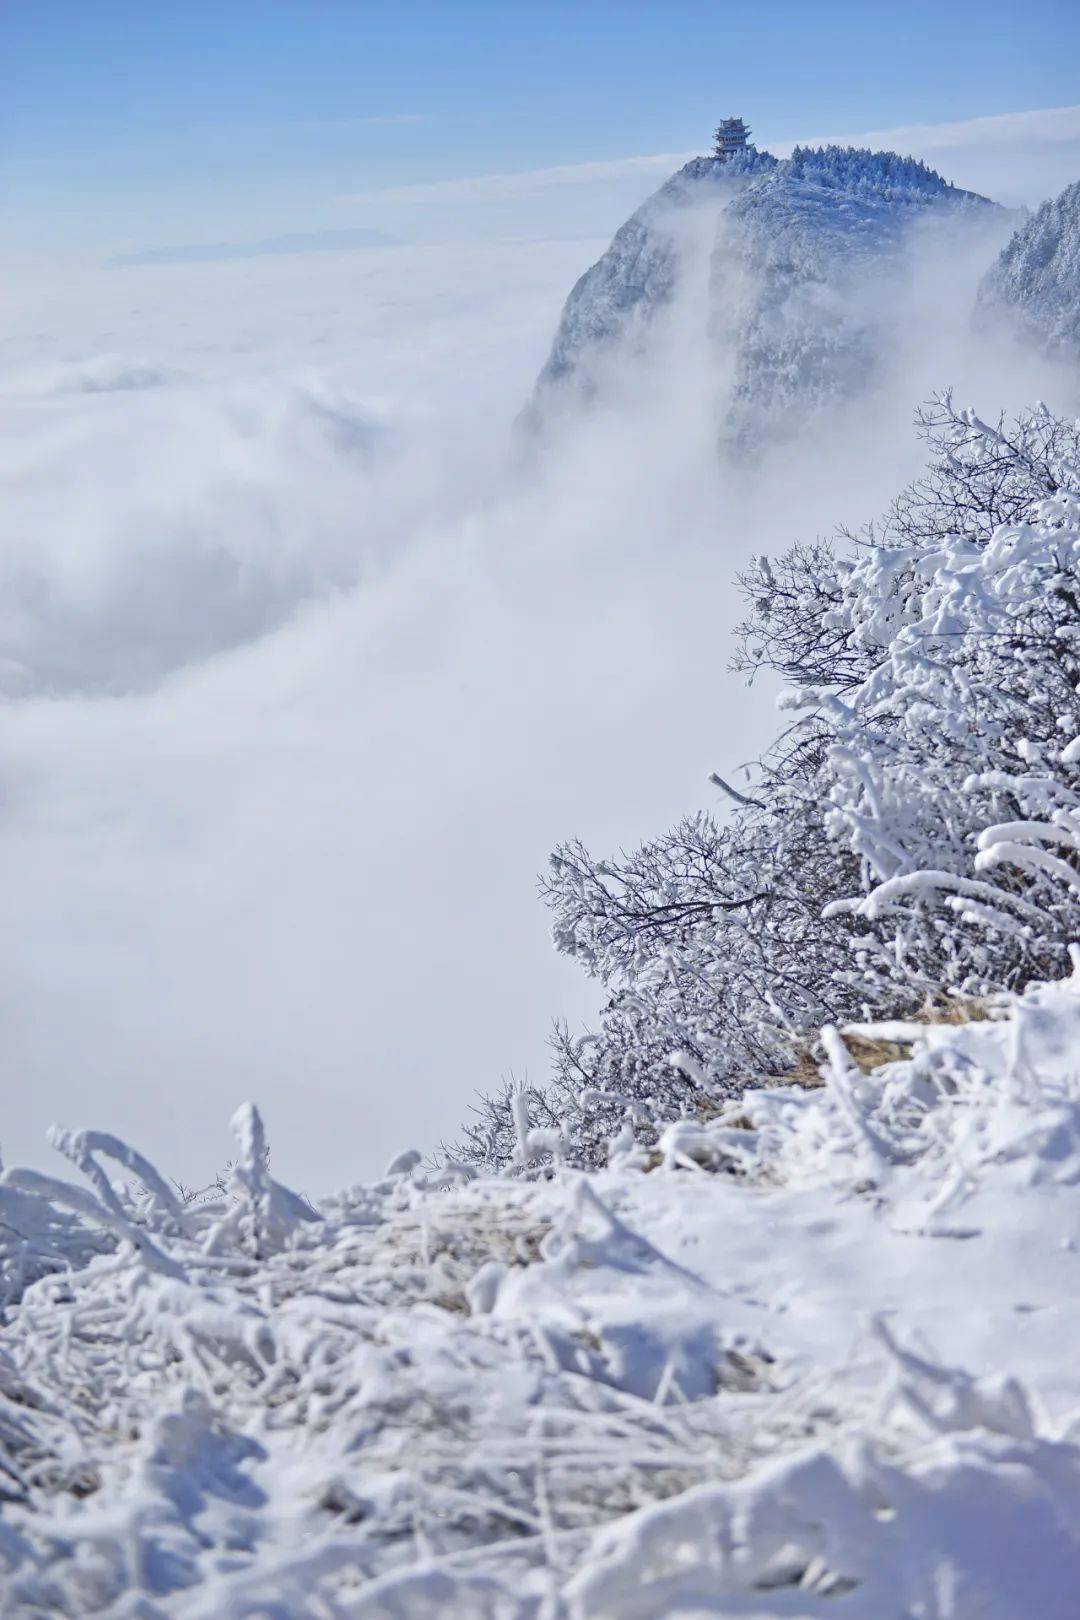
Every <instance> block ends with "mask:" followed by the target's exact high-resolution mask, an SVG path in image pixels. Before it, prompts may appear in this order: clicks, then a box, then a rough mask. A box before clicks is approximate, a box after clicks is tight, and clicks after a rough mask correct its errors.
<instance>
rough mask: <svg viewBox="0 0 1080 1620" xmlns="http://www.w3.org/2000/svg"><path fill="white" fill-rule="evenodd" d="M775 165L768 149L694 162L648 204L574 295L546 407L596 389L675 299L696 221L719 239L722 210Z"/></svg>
mask: <svg viewBox="0 0 1080 1620" xmlns="http://www.w3.org/2000/svg"><path fill="white" fill-rule="evenodd" d="M775 165H776V159H775V158H774V157H771V156H770V155H769V154H768V153H767V152H755V151H748V152H747V153H746V155H745V156H744V157H736V158H733V159H731V160H730V161H728V162H720V161H719V160H717V159H716V158H711V157H700V158H693V159H692V160H691V161H690V162H689V163H687V164H685V165H684V166H683V168H681V169H680V170H679V171H678V173H677V174H673V175H672V177H671V179H670V180H668V181H666V182H665V183H664V185H662V186H661V187H660V189H659V191H657V192H655V193H654V195H653V196H652V197H650V198H649V199H648V201H647V202H645V203H643V204H642V206H641V207H640V208H639V209H638V210H637V212H636V213H635V214H633V215H632V216H631V217H630V219H628V220H627V222H626V224H625V225H623V226H621V227H620V229H619V230H618V231H617V232H616V234H615V237H614V239H613V241H612V243H611V246H610V247H609V248H608V250H607V252H606V253H605V254H604V255H603V256H602V257H601V258H600V259H598V260H597V262H596V264H594V265H593V266H592V267H591V268H590V269H589V270H586V272H585V274H584V275H583V276H582V277H581V279H580V280H579V281H578V282H577V284H576V286H575V287H574V288H573V290H572V291H571V293H570V296H569V297H568V298H567V300H566V304H565V306H564V308H563V312H562V316H561V318H560V321H559V326H558V330H557V331H556V333H555V338H554V341H553V343H552V346H551V354H550V355H549V357H548V361H547V364H546V365H545V367H544V369H543V371H542V372H541V374H540V378H539V382H538V384H537V394H538V405H542V404H543V402H544V400H545V397H546V396H550V395H551V394H552V392H554V391H557V390H558V389H559V388H562V387H566V386H567V385H572V387H573V388H574V389H580V390H583V391H585V392H588V391H589V390H590V389H591V388H592V387H593V386H594V385H595V381H596V369H597V366H598V365H599V364H601V363H602V361H603V358H604V356H605V354H606V353H608V352H609V351H610V350H611V349H612V348H616V347H619V346H630V347H632V346H633V344H634V342H635V339H636V338H638V337H640V336H641V335H642V333H643V330H644V329H645V328H647V326H648V325H649V323H650V322H651V321H652V320H653V319H654V318H655V316H656V315H657V314H658V313H659V312H660V311H661V310H662V309H663V308H664V307H665V306H666V305H667V304H668V303H670V301H671V299H672V297H673V296H674V294H675V291H676V288H677V286H678V284H679V280H680V275H681V274H682V273H683V272H684V271H685V269H686V268H687V258H688V256H689V255H690V254H691V253H692V251H693V248H692V236H691V235H690V233H689V232H688V230H687V224H688V217H689V216H693V215H695V214H696V215H698V216H699V218H700V217H701V216H702V215H703V216H704V220H705V229H706V231H707V233H708V239H711V236H712V233H713V232H714V231H715V226H716V219H717V216H718V214H719V212H720V210H721V209H722V208H724V207H725V206H726V205H727V204H728V203H729V202H730V201H731V199H732V198H733V197H735V196H738V194H739V193H740V191H742V190H743V189H745V187H746V186H747V185H748V184H749V183H751V182H752V181H753V180H754V179H755V178H757V177H759V176H760V175H762V174H768V173H769V172H770V171H771V170H772V169H773V168H774V167H775Z"/></svg>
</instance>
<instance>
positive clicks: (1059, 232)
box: [978, 180, 1080, 360]
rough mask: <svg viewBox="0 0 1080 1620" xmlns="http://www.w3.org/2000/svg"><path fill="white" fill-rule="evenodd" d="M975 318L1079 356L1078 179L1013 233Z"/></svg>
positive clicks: (1072, 356) (1047, 349)
mask: <svg viewBox="0 0 1080 1620" xmlns="http://www.w3.org/2000/svg"><path fill="white" fill-rule="evenodd" d="M978 317H979V321H980V324H983V325H987V324H995V323H999V322H1005V323H1007V324H1009V325H1011V326H1012V327H1013V329H1014V330H1015V331H1017V332H1018V333H1019V334H1020V335H1021V336H1022V337H1024V338H1025V339H1026V340H1028V341H1030V342H1033V343H1034V344H1036V346H1037V347H1038V348H1040V349H1042V350H1043V351H1044V352H1045V353H1047V354H1050V355H1054V356H1058V357H1060V358H1062V359H1067V360H1073V359H1080V180H1078V181H1076V182H1075V183H1074V184H1073V185H1071V186H1067V187H1066V189H1065V190H1064V191H1063V192H1062V193H1061V195H1060V196H1059V197H1055V198H1053V199H1052V201H1050V202H1047V203H1044V204H1043V205H1042V207H1041V208H1040V209H1039V210H1038V212H1037V213H1036V214H1033V215H1032V217H1031V218H1030V219H1029V220H1027V221H1026V223H1025V224H1023V225H1022V226H1021V227H1020V229H1019V230H1018V231H1017V232H1016V234H1015V236H1014V237H1013V238H1012V240H1011V241H1010V242H1009V244H1008V246H1007V247H1006V248H1005V249H1004V251H1003V252H1002V254H1001V256H1000V257H999V259H998V260H997V262H996V264H994V265H993V267H992V268H991V270H990V271H989V273H988V274H987V276H986V278H985V280H984V281H983V284H982V286H981V287H980V289H979V304H978Z"/></svg>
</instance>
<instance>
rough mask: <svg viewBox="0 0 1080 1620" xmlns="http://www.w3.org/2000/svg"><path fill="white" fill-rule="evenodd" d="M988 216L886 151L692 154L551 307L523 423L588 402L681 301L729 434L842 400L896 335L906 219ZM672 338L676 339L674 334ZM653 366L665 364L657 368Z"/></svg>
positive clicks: (649, 347) (651, 341) (937, 178)
mask: <svg viewBox="0 0 1080 1620" xmlns="http://www.w3.org/2000/svg"><path fill="white" fill-rule="evenodd" d="M991 211H993V212H995V213H996V212H997V209H996V205H995V204H993V203H991V202H989V201H988V200H987V199H986V198H984V197H980V196H977V195H976V194H975V193H973V192H969V191H963V190H960V189H959V188H958V187H956V186H953V185H951V184H950V183H949V182H948V181H947V180H945V179H943V178H942V176H941V175H939V174H937V173H936V172H935V171H934V170H933V169H930V168H928V167H927V166H926V165H925V164H924V163H920V162H918V161H916V160H915V159H914V158H907V157H901V156H899V155H898V154H896V153H895V152H872V151H869V150H862V149H857V148H849V147H839V146H826V147H822V148H806V147H796V149H795V151H794V152H793V153H792V155H791V156H790V157H789V158H787V159H785V160H783V161H778V160H777V159H776V158H774V157H773V156H772V155H771V154H769V153H767V152H757V151H755V150H753V149H750V150H748V151H747V152H745V153H740V154H738V155H737V156H735V157H733V158H731V159H729V160H728V161H726V162H723V161H720V160H718V159H716V158H708V157H705V158H695V159H694V160H692V161H691V162H690V163H688V164H686V165H685V167H684V168H683V169H681V170H680V171H679V172H678V173H677V174H675V175H673V176H672V178H671V179H670V180H669V181H668V182H667V183H666V184H665V185H664V186H662V187H661V188H660V190H659V191H658V192H656V194H655V195H654V196H653V197H651V198H650V199H649V200H648V201H647V202H646V203H645V204H644V205H643V206H642V207H641V208H640V209H638V211H637V213H636V214H634V215H633V216H632V218H631V219H630V220H628V221H627V223H626V224H625V225H624V226H623V227H622V228H621V229H620V230H619V231H618V232H617V233H616V236H615V238H614V240H613V242H612V244H611V247H610V248H609V249H608V251H607V252H606V253H605V254H604V255H603V257H602V258H601V259H600V260H599V261H598V262H597V263H596V264H595V265H593V266H592V268H591V269H590V270H588V271H586V273H585V274H584V275H583V276H582V277H581V279H580V281H579V282H578V283H577V285H576V286H575V287H574V289H573V291H572V292H571V294H570V296H569V298H568V299H567V301H566V305H565V307H564V309H563V314H562V319H561V320H560V323H559V327H558V330H557V332H556V335H555V340H554V343H553V345H552V349H551V354H550V357H549V359H548V362H547V364H546V366H545V367H544V370H543V372H542V373H541V376H540V379H539V383H538V386H537V392H536V396H535V398H534V402H533V406H532V412H531V415H532V419H533V420H534V421H536V420H538V419H541V418H542V417H543V415H544V413H545V411H546V410H547V408H548V407H549V405H550V404H551V403H552V402H553V401H554V400H556V399H558V400H561V401H565V400H566V399H567V398H570V399H573V398H574V397H575V396H580V395H586V396H588V395H590V394H592V393H594V392H595V391H596V390H597V388H598V386H599V383H600V380H601V379H602V377H603V375H604V374H605V371H606V369H607V368H609V367H610V365H611V364H612V362H613V361H617V362H619V363H622V362H625V361H630V362H633V361H635V360H636V359H637V358H638V357H639V356H640V355H641V354H643V353H644V352H646V351H649V352H652V351H653V350H654V347H655V343H656V334H657V332H658V331H662V330H663V324H664V323H663V322H662V321H658V319H657V317H659V316H660V315H662V314H663V312H664V311H665V310H667V309H668V308H669V306H670V305H672V304H673V302H674V301H675V299H676V297H677V296H680V295H682V294H686V296H687V300H688V301H689V302H691V303H693V302H694V301H696V304H697V307H696V308H694V309H691V310H690V311H689V315H690V318H691V320H692V321H694V322H696V324H697V326H698V328H699V331H700V346H701V347H704V346H705V345H711V346H712V347H713V348H714V349H717V348H718V347H720V348H722V349H723V351H724V357H725V364H724V365H723V367H722V368H721V369H722V370H723V371H724V373H725V376H726V378H727V384H728V387H729V388H730V389H731V398H730V399H729V400H727V401H726V402H724V403H723V404H722V405H721V409H722V412H723V414H724V415H725V417H726V418H727V420H728V423H729V427H730V428H731V429H732V430H733V431H735V432H736V433H741V432H742V431H743V429H744V428H745V427H746V426H748V425H749V418H750V417H751V416H753V417H754V418H760V416H761V415H762V413H764V414H765V415H766V416H768V417H771V418H773V423H772V425H773V426H775V418H776V417H777V415H778V413H782V412H783V411H784V410H785V409H786V408H787V407H788V406H789V405H798V406H803V405H805V404H807V403H809V404H815V403H823V402H824V401H826V400H828V399H831V398H835V397H838V396H842V397H846V396H848V395H850V393H851V392H852V391H853V390H855V389H857V388H858V387H859V386H861V385H862V384H863V383H864V382H865V381H866V380H867V379H868V378H869V376H870V375H871V374H872V373H873V372H874V370H875V367H876V365H877V363H878V361H879V360H880V358H881V355H882V353H883V352H884V349H885V348H886V347H887V344H888V341H889V337H888V334H887V333H886V332H885V330H884V329H885V328H887V327H891V324H894V323H895V318H896V317H895V300H891V299H890V298H889V297H888V296H882V292H883V287H884V285H885V283H884V279H883V278H886V277H888V276H889V275H891V274H893V273H894V272H896V271H897V269H898V265H899V259H900V254H901V250H902V249H903V247H904V246H905V244H906V242H907V241H908V239H909V234H910V232H911V230H912V229H913V227H914V226H915V225H916V223H917V222H918V221H920V220H923V219H944V220H949V221H958V222H961V224H964V223H966V222H968V221H969V220H972V219H978V220H982V219H984V218H986V217H987V215H988V214H990V213H991ZM684 336H685V334H684ZM660 363H661V364H662V365H663V364H664V363H665V361H664V359H663V357H661V359H660Z"/></svg>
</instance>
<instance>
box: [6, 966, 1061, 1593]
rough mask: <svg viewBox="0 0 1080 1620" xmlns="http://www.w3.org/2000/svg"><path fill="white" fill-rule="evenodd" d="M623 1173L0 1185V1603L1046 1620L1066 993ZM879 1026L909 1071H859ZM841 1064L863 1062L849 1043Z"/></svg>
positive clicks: (710, 1128)
mask: <svg viewBox="0 0 1080 1620" xmlns="http://www.w3.org/2000/svg"><path fill="white" fill-rule="evenodd" d="M987 1013H988V1014H989V1016H986V1017H983V1018H982V1019H981V1020H980V1021H978V1022H969V1023H965V1024H960V1025H953V1026H938V1027H932V1028H926V1027H923V1028H916V1027H911V1028H905V1029H901V1030H897V1029H895V1028H893V1029H889V1028H886V1029H883V1030H880V1031H876V1032H875V1031H872V1030H866V1029H860V1030H853V1031H850V1032H848V1033H847V1034H846V1035H841V1034H835V1035H833V1036H832V1037H830V1041H829V1050H830V1056H829V1059H828V1061H827V1062H826V1063H825V1065H824V1066H823V1071H822V1077H823V1081H824V1084H823V1085H822V1086H821V1087H820V1088H819V1089H817V1090H806V1089H803V1088H800V1087H787V1088H778V1089H774V1090H772V1091H764V1092H757V1093H750V1094H748V1095H747V1097H746V1098H744V1099H743V1100H742V1102H741V1104H738V1105H735V1104H733V1105H732V1106H731V1108H730V1109H729V1111H728V1113H727V1114H726V1115H724V1116H722V1117H720V1118H718V1119H716V1120H714V1121H712V1122H711V1123H708V1122H706V1123H702V1124H700V1125H698V1126H696V1127H692V1126H691V1125H690V1124H688V1123H684V1125H683V1126H681V1127H678V1128H675V1129H673V1130H672V1131H671V1132H670V1133H669V1135H668V1137H667V1138H666V1139H665V1141H664V1143H663V1152H662V1157H661V1161H660V1162H659V1163H656V1161H655V1160H654V1161H653V1163H654V1164H655V1168H651V1169H650V1170H649V1173H645V1169H646V1165H645V1163H644V1162H643V1161H642V1160H641V1158H640V1157H637V1158H635V1156H634V1155H633V1154H629V1155H626V1154H624V1155H623V1156H622V1157H621V1158H620V1157H619V1156H618V1155H617V1156H616V1158H615V1160H614V1162H613V1164H612V1166H611V1168H609V1169H608V1170H607V1171H605V1172H604V1173H602V1174H601V1175H599V1176H597V1177H595V1178H589V1179H588V1180H586V1179H585V1178H582V1177H579V1176H577V1175H574V1174H573V1173H571V1172H564V1171H557V1172H556V1173H555V1174H554V1175H552V1176H551V1177H550V1178H548V1179H544V1178H541V1179H535V1177H530V1176H529V1175H525V1176H521V1175H514V1176H502V1177H492V1176H488V1177H475V1176H470V1175H469V1174H468V1172H466V1171H465V1170H464V1169H462V1168H461V1167H457V1166H453V1165H450V1166H447V1167H444V1168H443V1169H441V1170H438V1171H432V1170H425V1169H424V1168H423V1167H422V1166H421V1165H420V1164H419V1163H418V1156H417V1155H416V1154H413V1153H408V1154H404V1155H401V1156H400V1157H399V1159H398V1160H397V1161H396V1162H395V1163H394V1164H393V1165H392V1166H391V1167H390V1170H389V1171H388V1172H387V1175H386V1176H385V1177H384V1178H383V1179H382V1180H381V1181H379V1182H377V1183H374V1184H371V1185H366V1186H359V1187H355V1188H353V1189H351V1190H350V1191H348V1192H346V1193H344V1194H342V1195H341V1196H340V1197H337V1198H334V1199H330V1200H328V1201H326V1202H325V1203H323V1204H321V1205H319V1206H312V1205H310V1204H309V1203H308V1202H307V1201H306V1200H304V1199H302V1198H300V1197H298V1196H297V1195H296V1194H294V1193H291V1192H289V1191H288V1190H287V1189H285V1188H283V1187H281V1186H280V1185H279V1184H277V1183H276V1182H275V1181H274V1179H273V1178H272V1176H271V1174H270V1172H269V1171H268V1169H267V1165H266V1157H265V1142H264V1140H263V1134H262V1126H261V1122H260V1120H259V1117H258V1115H257V1113H256V1112H255V1111H254V1110H253V1109H251V1108H245V1109H242V1110H241V1111H240V1113H239V1114H238V1115H237V1118H236V1120H235V1121H234V1128H235V1131H236V1135H237V1142H238V1146H237V1156H236V1160H235V1163H234V1165H233V1167H232V1169H231V1171H230V1172H229V1173H228V1175H227V1176H226V1177H225V1178H224V1179H223V1181H222V1183H221V1185H220V1186H219V1187H217V1188H214V1189H210V1190H209V1191H207V1192H205V1193H203V1194H201V1195H198V1196H196V1197H194V1198H192V1197H191V1196H189V1195H185V1194H182V1193H178V1192H177V1191H176V1189H175V1188H174V1187H171V1186H170V1185H169V1183H168V1182H167V1181H166V1180H165V1179H164V1178H163V1177H161V1176H160V1175H159V1174H158V1173H157V1171H156V1170H155V1169H154V1168H153V1167H152V1166H151V1165H149V1164H148V1163H147V1162H146V1161H145V1160H144V1159H142V1158H141V1156H140V1155H138V1154H137V1153H136V1152H134V1151H133V1150H131V1149H130V1148H128V1147H126V1146H125V1145H124V1144H123V1143H121V1142H118V1141H117V1140H116V1139H115V1138H112V1137H110V1136H108V1135H105V1134H102V1133H99V1132H91V1131H86V1132H62V1133H57V1134H56V1135H55V1137H54V1145H55V1146H56V1147H57V1148H58V1149H59V1150H60V1151H61V1152H62V1153H63V1154H64V1155H66V1157H67V1158H68V1159H69V1160H70V1161H72V1162H73V1164H74V1165H75V1166H76V1167H77V1168H78V1169H79V1170H80V1171H81V1172H82V1176H83V1178H84V1182H85V1183H86V1184H85V1185H84V1184H80V1183H77V1182H70V1181H67V1180H64V1179H61V1178H58V1177H57V1178H54V1177H46V1176H42V1175H39V1174H36V1173H33V1172H28V1171H19V1170H9V1171H8V1172H6V1174H5V1175H4V1177H3V1180H2V1182H0V1220H2V1224H0V1255H2V1270H3V1287H4V1300H5V1304H4V1321H5V1342H4V1349H3V1353H2V1358H0V1493H2V1496H3V1499H4V1518H3V1527H2V1531H0V1568H2V1570H3V1575H2V1580H0V1586H2V1592H3V1598H2V1605H3V1606H2V1611H0V1612H3V1613H4V1614H5V1615H10V1616H13V1617H15V1616H18V1617H30V1616H42V1615H46V1614H47V1615H49V1616H66V1617H71V1620H76V1617H77V1620H85V1617H87V1616H91V1615H94V1616H102V1617H106V1616H115V1617H117V1620H119V1617H120V1616H121V1615H123V1616H132V1615H138V1616H139V1617H140V1620H164V1617H165V1616H169V1617H185V1620H195V1617H204V1620H211V1617H212V1620H240V1617H247V1620H255V1617H256V1616H264V1617H265V1616H267V1615H270V1614H273V1615H275V1616H280V1617H283V1620H285V1617H287V1620H326V1617H327V1616H333V1617H335V1620H339V1617H346V1616H348V1617H350V1620H375V1617H380V1620H390V1617H398V1620H402V1617H408V1620H417V1617H422V1616H431V1617H434V1616H436V1615H439V1616H462V1617H469V1620H476V1617H478V1616H488V1617H490V1620H541V1617H547V1616H551V1617H555V1616H562V1617H565V1620H609V1617H610V1620H627V1617H635V1620H662V1617H669V1616H673V1615H686V1616H689V1615H691V1614H693V1615H695V1616H704V1615H707V1614H715V1615H721V1614H725V1615H726V1614H732V1613H734V1612H739V1613H746V1614H751V1613H752V1614H754V1615H755V1616H757V1617H758V1620H781V1617H782V1616H792V1615H799V1616H803V1617H807V1620H809V1617H811V1616H817V1615H820V1616H822V1617H835V1620H842V1617H843V1616H845V1615H850V1616H852V1617H853V1620H854V1617H858V1620H866V1617H867V1616H868V1615H870V1614H872V1615H873V1616H874V1620H907V1617H908V1616H910V1615H912V1614H915V1613H918V1614H920V1615H922V1616H925V1617H926V1620H1015V1617H1016V1615H1017V1614H1019V1613H1022V1612H1034V1613H1038V1614H1039V1615H1040V1617H1041V1620H1068V1617H1071V1615H1072V1613H1073V1603H1074V1593H1075V1590H1076V1583H1077V1581H1078V1580H1080V1445H1078V1444H1077V1432H1078V1431H1077V1429H1076V1427H1075V1426H1074V1424H1073V1421H1072V1417H1071V1408H1072V1407H1073V1406H1074V1405H1075V1404H1076V1400H1077V1395H1078V1393H1080V1390H1078V1388H1077V1384H1076V1379H1075V1375H1074V1373H1073V1371H1072V1369H1071V1358H1070V1357H1069V1356H1068V1355H1067V1354H1066V1353H1065V1347H1066V1346H1068V1344H1069V1343H1070V1342H1072V1341H1074V1339H1075V1335H1076V1332H1077V1329H1078V1327H1080V1318H1078V1308H1077V1306H1076V1304H1075V1300H1076V1298H1077V1290H1076V1288H1075V1286H1074V1282H1075V1278H1074V1276H1073V1273H1074V1272H1075V1270H1076V1267H1077V1265H1078V1264H1080V1261H1078V1259H1077V1247H1076V1245H1077V1240H1078V1236H1080V1234H1077V1232H1076V1221H1075V1188H1076V1184H1077V1181H1078V1180H1080V1089H1078V1082H1077V1075H1076V1070H1075V1066H1074V1064H1073V1062H1072V1059H1071V1056H1070V1054H1071V1053H1072V1052H1075V1050H1076V1045H1077V1041H1078V1040H1080V977H1074V978H1071V979H1069V980H1067V981H1065V982H1063V983H1059V984H1055V985H1047V986H1041V987H1033V988H1032V989H1031V990H1030V991H1029V992H1028V994H1026V995H1025V996H1023V997H1019V998H1017V997H1010V998H1005V999H1003V1000H1001V1001H1000V1002H999V1003H998V1004H996V1005H995V1006H994V1007H993V1008H992V1009H987ZM875 1035H876V1036H877V1037H878V1038H879V1039H881V1040H885V1041H888V1042H891V1043H892V1044H893V1046H894V1048H897V1049H899V1048H903V1049H904V1051H905V1053H906V1055H903V1056H900V1057H896V1058H894V1059H893V1060H892V1061H888V1062H886V1063H885V1064H884V1065H883V1066H880V1067H878V1068H873V1069H870V1070H868V1071H867V1070H865V1069H863V1068H859V1067H857V1066H856V1064H855V1061H854V1058H853V1056H852V1054H853V1053H855V1054H858V1053H859V1052H860V1051H862V1052H863V1053H865V1050H866V1046H865V1043H866V1041H867V1040H868V1039H869V1038H870V1037H872V1036H875ZM860 1042H862V1043H863V1044H862V1046H860Z"/></svg>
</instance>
